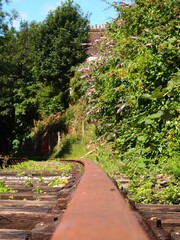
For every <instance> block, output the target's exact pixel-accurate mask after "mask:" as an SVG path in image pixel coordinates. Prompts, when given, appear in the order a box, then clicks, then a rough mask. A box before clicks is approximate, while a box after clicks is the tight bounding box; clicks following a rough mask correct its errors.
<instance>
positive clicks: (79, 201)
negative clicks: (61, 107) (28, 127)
mask: <svg viewBox="0 0 180 240" xmlns="http://www.w3.org/2000/svg"><path fill="white" fill-rule="evenodd" d="M19 161H27V160H26V159H21V160H18V159H5V160H3V162H1V159H0V163H1V166H2V167H4V166H6V167H7V166H9V165H11V164H16V163H17V162H19ZM75 162H76V161H75ZM78 162H81V164H83V165H84V174H83V176H82V178H81V175H82V165H80V166H81V167H80V168H79V167H77V164H78V163H77V162H76V163H75V165H74V167H73V168H72V170H71V171H70V172H69V175H68V182H67V184H64V183H63V184H62V185H59V186H55V187H50V186H49V185H48V181H50V179H51V180H52V179H53V178H56V177H63V172H55V173H53V174H52V172H48V171H40V172H36V173H33V172H31V171H26V173H25V174H24V175H23V176H17V173H16V174H15V173H12V172H7V171H6V170H4V168H3V169H2V170H1V171H0V182H3V181H4V182H5V183H6V184H7V185H8V186H9V188H11V189H14V190H17V192H12V193H0V197H1V200H0V206H1V208H0V240H2V239H3V240H5V239H6V240H7V239H8V240H10V239H14V240H36V239H38V240H41V239H43V240H46V239H47V240H48V239H51V238H52V240H57V239H66V240H78V239H83V240H101V239H103V240H106V239H107V240H116V239H117V240H118V239H120V240H121V239H123V240H124V239H128V240H148V239H149V240H180V205H162V204H159V205H156V204H155V205H152V204H151V205H149V204H133V203H131V201H129V200H128V199H127V198H126V196H125V195H124V192H123V191H121V190H119V189H118V188H117V187H116V186H115V184H114V182H113V181H112V179H110V178H109V177H108V176H107V175H106V174H105V173H104V172H103V171H102V169H101V168H100V167H99V166H98V165H96V164H94V163H92V162H89V161H84V160H80V161H78ZM40 164H45V163H44V162H42V163H40ZM40 179H41V182H40V181H39V180H40ZM80 179H81V181H80ZM121 181H122V184H124V183H125V184H127V179H122V180H121ZM28 182H29V183H30V185H29V186H26V185H27V184H28ZM78 183H79V184H78ZM77 185H78V187H77ZM74 190H75V191H74ZM70 200H71V201H70Z"/></svg>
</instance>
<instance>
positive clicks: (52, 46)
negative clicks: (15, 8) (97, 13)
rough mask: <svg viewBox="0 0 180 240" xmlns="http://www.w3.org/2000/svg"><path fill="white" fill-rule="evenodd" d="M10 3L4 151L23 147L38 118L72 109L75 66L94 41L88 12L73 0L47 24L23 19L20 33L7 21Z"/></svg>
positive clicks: (2, 28) (4, 47)
mask: <svg viewBox="0 0 180 240" xmlns="http://www.w3.org/2000/svg"><path fill="white" fill-rule="evenodd" d="M6 2H8V1H3V0H0V43H1V45H0V86H1V95H0V116H1V119H0V131H1V136H2V137H1V141H2V142H5V144H2V148H1V149H0V153H8V152H10V151H12V149H13V148H14V151H16V150H18V149H19V146H20V145H22V144H23V142H24V141H25V140H26V139H27V138H28V136H29V134H30V130H31V127H32V126H33V121H34V120H38V119H40V118H42V117H45V116H47V115H49V114H52V113H56V112H59V111H64V110H65V108H67V106H68V104H69V103H68V101H69V81H70V80H69V79H70V77H71V76H72V75H73V69H72V67H73V66H76V65H77V64H79V63H81V62H82V61H83V60H84V59H85V57H86V53H85V49H84V47H83V46H82V43H83V42H86V41H87V39H88V16H86V15H84V14H83V12H82V11H81V8H80V6H79V5H77V4H75V3H74V2H73V1H72V0H67V1H65V2H63V3H61V5H60V6H59V7H57V9H55V10H54V11H51V12H49V14H48V16H47V17H46V19H45V20H44V21H43V22H41V23H36V22H31V23H28V22H21V25H20V29H19V30H18V31H17V30H16V29H14V28H13V27H11V25H10V24H9V23H8V22H7V20H8V19H7V16H8V15H7V14H6V13H5V12H4V11H3V7H4V4H5V3H6ZM9 17H11V16H10V15H9ZM5 126H6V128H5ZM8 126H9V127H8Z"/></svg>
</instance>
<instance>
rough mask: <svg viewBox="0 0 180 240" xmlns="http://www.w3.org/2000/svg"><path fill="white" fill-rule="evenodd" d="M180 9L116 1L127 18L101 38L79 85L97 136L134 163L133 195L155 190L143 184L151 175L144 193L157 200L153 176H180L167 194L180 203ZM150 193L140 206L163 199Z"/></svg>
mask: <svg viewBox="0 0 180 240" xmlns="http://www.w3.org/2000/svg"><path fill="white" fill-rule="evenodd" d="M179 5H180V1H179V0H165V1H163V2H162V1H160V0H153V1H150V0H135V1H134V3H132V4H129V3H126V2H114V7H115V8H116V9H117V11H118V13H119V17H118V18H117V19H116V20H115V21H114V22H112V24H109V25H108V30H107V38H106V39H104V38H101V39H99V54H98V56H97V59H96V60H95V61H93V62H90V63H85V64H84V65H82V66H81V69H79V71H78V72H77V74H76V77H75V78H74V79H73V80H72V82H71V84H72V88H73V90H74V91H73V93H72V98H73V99H74V100H76V99H78V98H80V101H84V102H86V103H87V111H86V114H87V118H88V119H89V120H90V121H93V122H95V123H96V128H97V133H98V134H99V135H103V136H104V137H105V138H106V139H107V140H108V141H113V142H114V150H115V153H116V155H117V157H118V159H119V160H123V161H124V163H125V162H126V163H127V164H126V166H128V164H133V166H134V167H133V171H131V176H132V178H133V179H134V182H133V184H132V189H133V191H134V192H135V189H136V188H137V187H139V189H140V188H141V186H142V185H143V184H144V183H147V181H145V180H144V179H143V180H142V179H141V178H140V176H141V175H144V174H145V173H148V177H147V179H148V181H149V184H147V186H145V185H143V187H142V192H143V191H145V192H146V190H147V189H148V191H150V193H151V194H152V192H153V191H152V189H151V188H152V186H156V187H157V188H158V184H157V180H156V179H154V178H153V177H152V176H151V174H155V175H156V174H160V173H161V172H162V173H165V172H166V173H167V174H173V177H172V178H173V179H170V180H169V183H168V188H167V189H169V191H171V192H172V191H173V190H172V189H174V194H175V196H174V199H171V200H172V201H171V200H170V201H169V202H174V203H176V202H177V199H178V194H179V190H178V189H179V185H178V183H177V181H178V179H179V177H180V176H179V170H178V169H179V168H180V166H179V165H180V157H179V156H180V148H179V146H180V118H179V113H180V94H179V90H180V42H179V35H180V31H179V30H180V25H179V19H180V11H179ZM167 166H168V167H167ZM153 169H156V171H155V172H153ZM125 172H126V173H128V167H125ZM136 177H137V178H136ZM152 179H153V180H152ZM159 188H160V185H159ZM175 189H176V191H175ZM133 191H132V192H133ZM167 191H168V190H167ZM142 192H141V193H139V196H140V195H142V199H141V200H140V201H143V198H144V199H145V200H146V201H148V200H149V201H152V202H153V201H157V200H158V199H159V196H157V198H155V199H154V200H153V199H149V198H148V197H147V196H145V197H144V196H143V194H142ZM162 195H163V193H162ZM139 196H138V197H137V195H135V196H132V198H134V199H135V200H137V199H140V197H139ZM151 196H152V195H151ZM147 199H148V200H147Z"/></svg>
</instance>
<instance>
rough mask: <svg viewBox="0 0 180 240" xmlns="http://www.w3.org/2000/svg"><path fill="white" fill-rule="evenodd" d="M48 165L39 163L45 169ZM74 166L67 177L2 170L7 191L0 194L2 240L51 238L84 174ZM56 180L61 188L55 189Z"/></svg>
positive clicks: (0, 178) (0, 177)
mask: <svg viewBox="0 0 180 240" xmlns="http://www.w3.org/2000/svg"><path fill="white" fill-rule="evenodd" d="M22 161H26V159H19V160H18V159H8V161H6V160H5V162H4V163H3V164H2V165H6V166H9V165H12V164H16V163H17V162H22ZM45 164H47V162H40V163H39V165H40V166H41V165H42V168H43V166H44V165H45ZM59 164H60V163H59ZM72 164H73V167H72V169H71V170H70V171H68V174H67V172H66V175H65V176H64V171H61V172H58V171H55V172H52V171H47V170H45V171H44V170H41V171H28V170H27V171H21V172H19V171H18V172H17V171H16V172H14V171H11V170H8V171H7V169H5V168H3V169H2V170H1V171H0V184H1V189H3V188H2V184H3V186H4V188H5V189H6V191H4V192H1V193H0V240H5V239H6V240H10V239H11V240H12V239H13V240H41V239H42V240H46V239H50V238H51V236H52V233H53V232H54V230H55V228H56V227H57V225H58V224H59V222H60V220H61V217H62V215H63V212H64V211H65V209H66V207H67V204H68V202H69V201H70V199H71V195H72V193H73V191H74V189H75V188H76V185H77V183H78V182H79V179H80V177H81V174H82V170H80V169H81V167H80V168H79V167H77V163H75V164H74V163H72ZM63 165H64V164H63ZM55 181H56V182H57V181H58V185H57V186H56V185H54V184H53V186H52V183H53V182H54V183H55V184H56V182H55ZM50 183H51V184H50ZM50 185H51V186H50ZM7 187H8V188H9V190H7Z"/></svg>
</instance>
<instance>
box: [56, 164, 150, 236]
mask: <svg viewBox="0 0 180 240" xmlns="http://www.w3.org/2000/svg"><path fill="white" fill-rule="evenodd" d="M78 162H81V163H82V164H83V165H84V167H85V171H84V174H83V176H82V178H81V181H80V183H79V185H78V186H77V189H76V191H75V192H74V194H73V197H72V199H71V201H70V203H69V205H68V207H67V210H66V211H65V213H64V215H63V218H62V220H61V222H60V224H59V225H58V227H57V229H56V231H55V233H54V235H53V237H52V240H148V237H147V235H146V233H145V232H144V231H143V230H142V228H141V226H140V225H139V223H138V221H137V219H136V218H135V216H134V215H133V214H132V213H131V211H130V209H129V208H128V207H127V204H126V203H125V201H124V199H123V198H122V196H121V195H120V193H119V190H118V189H117V187H116V186H115V185H114V183H113V182H112V180H111V179H110V178H109V176H108V175H107V174H106V173H105V172H104V171H103V170H102V169H101V168H100V167H99V166H98V165H97V164H95V163H93V162H90V161H86V160H80V161H78Z"/></svg>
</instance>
